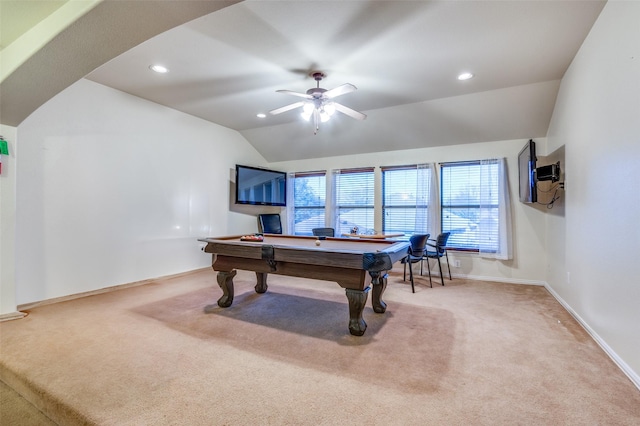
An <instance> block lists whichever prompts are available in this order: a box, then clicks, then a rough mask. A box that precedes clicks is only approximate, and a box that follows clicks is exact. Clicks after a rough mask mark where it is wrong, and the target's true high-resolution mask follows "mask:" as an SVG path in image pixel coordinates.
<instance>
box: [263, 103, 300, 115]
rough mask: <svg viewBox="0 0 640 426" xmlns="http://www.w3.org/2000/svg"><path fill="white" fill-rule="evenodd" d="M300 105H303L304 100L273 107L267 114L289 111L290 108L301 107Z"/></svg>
mask: <svg viewBox="0 0 640 426" xmlns="http://www.w3.org/2000/svg"><path fill="white" fill-rule="evenodd" d="M302 105H304V102H302V101H300V102H296V103H294V104H290V105H285V106H283V107H281V108H276V109H273V110H271V111H269V114H272V115H276V114H281V113H283V112H287V111H290V110H292V109H295V108H298V107H301V106H302Z"/></svg>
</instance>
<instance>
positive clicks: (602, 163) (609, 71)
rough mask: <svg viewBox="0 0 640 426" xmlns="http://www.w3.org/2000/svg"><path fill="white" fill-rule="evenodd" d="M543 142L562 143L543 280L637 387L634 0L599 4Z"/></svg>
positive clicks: (638, 166) (639, 55)
mask: <svg viewBox="0 0 640 426" xmlns="http://www.w3.org/2000/svg"><path fill="white" fill-rule="evenodd" d="M548 142H549V146H550V149H552V150H553V149H556V148H558V147H560V146H562V145H564V146H565V155H566V165H565V175H566V184H567V186H566V219H565V218H561V217H555V216H549V217H548V220H549V224H548V229H549V237H548V238H549V241H550V244H549V253H550V260H551V268H550V270H551V273H550V276H549V279H548V281H549V285H550V286H551V288H552V289H553V291H554V292H556V294H557V295H559V297H561V298H562V299H563V300H564V302H565V303H566V304H567V305H568V306H569V307H570V309H572V310H573V311H574V313H575V314H576V315H577V316H578V317H580V318H581V319H582V321H583V322H585V323H586V324H587V325H588V327H589V328H590V329H591V331H592V332H593V333H594V335H595V336H596V338H597V339H600V342H601V344H603V346H604V347H605V348H607V347H608V349H609V350H612V351H613V353H614V359H616V357H619V358H618V359H617V360H618V362H619V363H620V364H621V366H622V367H623V369H626V371H627V373H628V374H629V375H630V377H632V379H633V380H634V381H635V382H636V384H637V385H639V386H640V376H638V374H639V372H640V278H639V277H640V260H639V259H638V254H639V253H640V222H639V220H640V173H639V170H640V2H631V1H614V0H610V1H609V2H608V3H607V5H606V6H605V7H604V9H603V11H602V13H601V15H600V17H599V18H598V20H597V22H596V23H595V25H594V26H593V28H592V30H591V32H590V34H589V36H588V37H587V39H586V40H585V42H584V43H583V45H582V47H581V49H580V51H579V52H578V54H577V56H576V57H575V59H574V60H573V62H572V64H571V66H570V68H569V70H568V71H567V73H566V74H565V76H564V78H563V80H562V84H561V88H560V93H559V95H558V100H557V103H556V107H555V111H554V114H553V119H552V123H551V127H550V130H549V136H548ZM563 236H566V237H565V238H563ZM563 252H564V253H563ZM556 254H558V256H556ZM563 256H566V265H565V264H562V262H561V259H562V257H563ZM567 274H569V276H568V275H567ZM631 370H633V371H631Z"/></svg>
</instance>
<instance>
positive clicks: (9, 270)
mask: <svg viewBox="0 0 640 426" xmlns="http://www.w3.org/2000/svg"><path fill="white" fill-rule="evenodd" d="M16 133H17V129H16V128H15V127H11V126H3V125H0V135H2V136H3V137H4V140H6V141H7V144H8V147H9V155H3V156H2V174H0V318H12V317H15V315H16V292H15V267H14V265H15V263H14V262H15V218H16V214H15V210H16V192H15V185H16V161H15V158H16V155H15V147H16V145H15V140H16Z"/></svg>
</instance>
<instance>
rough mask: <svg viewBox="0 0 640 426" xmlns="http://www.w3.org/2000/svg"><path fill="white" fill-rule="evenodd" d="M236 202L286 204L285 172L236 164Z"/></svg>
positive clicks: (264, 204) (263, 204)
mask: <svg viewBox="0 0 640 426" xmlns="http://www.w3.org/2000/svg"><path fill="white" fill-rule="evenodd" d="M236 204H254V205H257V206H286V205H287V174H286V173H284V172H277V171H275V170H267V169H261V168H259V167H250V166H241V165H239V164H236Z"/></svg>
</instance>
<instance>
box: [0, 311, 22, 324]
mask: <svg viewBox="0 0 640 426" xmlns="http://www.w3.org/2000/svg"><path fill="white" fill-rule="evenodd" d="M26 316H27V314H25V313H24V312H20V311H15V312H9V313H7V314H2V315H0V322H3V321H11V320H16V319H21V318H24V317H26Z"/></svg>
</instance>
